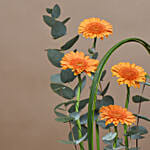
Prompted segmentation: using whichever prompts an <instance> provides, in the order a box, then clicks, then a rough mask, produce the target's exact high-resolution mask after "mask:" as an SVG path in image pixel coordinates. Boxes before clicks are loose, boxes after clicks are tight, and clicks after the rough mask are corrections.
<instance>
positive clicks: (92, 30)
mask: <svg viewBox="0 0 150 150" xmlns="http://www.w3.org/2000/svg"><path fill="white" fill-rule="evenodd" d="M78 33H79V34H81V33H82V34H83V36H84V37H85V38H95V37H97V38H101V39H102V40H103V39H104V36H105V37H108V35H109V34H112V25H111V24H110V23H108V22H107V21H105V20H100V18H89V19H85V20H83V21H82V22H81V23H80V26H79V28H78Z"/></svg>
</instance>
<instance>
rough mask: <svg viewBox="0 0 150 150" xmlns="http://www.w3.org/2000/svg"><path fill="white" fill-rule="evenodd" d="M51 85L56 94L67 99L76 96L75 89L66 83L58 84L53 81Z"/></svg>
mask: <svg viewBox="0 0 150 150" xmlns="http://www.w3.org/2000/svg"><path fill="white" fill-rule="evenodd" d="M50 86H51V88H52V90H53V91H54V92H55V93H56V94H58V95H60V96H62V97H64V98H66V99H72V98H73V97H74V96H75V95H74V91H73V90H72V89H71V88H69V87H67V86H65V85H62V84H58V83H51V84H50Z"/></svg>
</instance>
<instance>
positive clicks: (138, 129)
mask: <svg viewBox="0 0 150 150" xmlns="http://www.w3.org/2000/svg"><path fill="white" fill-rule="evenodd" d="M147 133H148V130H147V129H146V128H145V127H144V126H133V127H131V128H130V129H129V131H127V136H131V135H144V134H147Z"/></svg>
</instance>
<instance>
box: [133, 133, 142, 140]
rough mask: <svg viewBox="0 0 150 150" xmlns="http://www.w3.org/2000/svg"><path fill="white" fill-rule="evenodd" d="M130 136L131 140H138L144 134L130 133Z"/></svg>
mask: <svg viewBox="0 0 150 150" xmlns="http://www.w3.org/2000/svg"><path fill="white" fill-rule="evenodd" d="M130 138H131V139H132V140H140V139H143V138H144V136H141V135H139V134H134V135H131V136H130Z"/></svg>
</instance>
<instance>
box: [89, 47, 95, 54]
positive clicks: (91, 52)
mask: <svg viewBox="0 0 150 150" xmlns="http://www.w3.org/2000/svg"><path fill="white" fill-rule="evenodd" d="M95 51H96V50H95V48H89V49H88V52H89V53H90V54H94V53H95Z"/></svg>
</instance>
